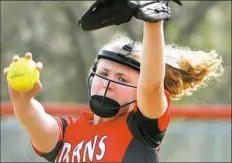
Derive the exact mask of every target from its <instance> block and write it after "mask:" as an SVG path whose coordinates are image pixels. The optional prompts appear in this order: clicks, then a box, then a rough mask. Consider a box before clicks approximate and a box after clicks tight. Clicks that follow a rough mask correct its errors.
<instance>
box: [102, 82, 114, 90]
mask: <svg viewBox="0 0 232 163" xmlns="http://www.w3.org/2000/svg"><path fill="white" fill-rule="evenodd" d="M107 87H108V90H111V91H112V90H114V87H115V86H114V83H113V82H110V81H104V83H103V88H105V89H107Z"/></svg>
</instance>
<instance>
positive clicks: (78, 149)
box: [32, 92, 170, 163]
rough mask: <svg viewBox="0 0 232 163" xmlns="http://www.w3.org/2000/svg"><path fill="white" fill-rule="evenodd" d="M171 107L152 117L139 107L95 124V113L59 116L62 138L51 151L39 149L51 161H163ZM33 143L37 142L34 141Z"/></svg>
mask: <svg viewBox="0 0 232 163" xmlns="http://www.w3.org/2000/svg"><path fill="white" fill-rule="evenodd" d="M165 95H166V98H167V101H168V108H167V110H166V112H165V113H164V114H163V115H162V116H161V117H160V118H158V119H148V118H146V117H144V116H143V115H142V113H141V112H140V111H139V109H136V110H134V111H132V112H129V113H127V114H125V115H123V116H121V117H120V118H118V119H116V120H112V121H108V122H104V123H100V124H98V125H93V124H92V122H93V113H83V114H82V115H80V117H79V118H78V119H77V120H75V121H74V120H73V119H72V118H70V117H61V118H57V123H58V125H59V128H60V136H59V141H58V143H57V145H56V147H55V148H54V150H53V151H51V152H50V153H41V152H39V151H38V150H37V149H35V147H34V146H33V148H34V150H35V152H36V153H37V154H38V155H39V156H41V157H44V158H45V159H47V160H48V161H50V162H123V163H155V162H159V148H160V144H161V141H162V139H163V138H164V135H165V132H166V129H167V127H168V124H169V122H170V113H169V104H170V96H169V94H168V93H167V92H165ZM32 145H33V144H32Z"/></svg>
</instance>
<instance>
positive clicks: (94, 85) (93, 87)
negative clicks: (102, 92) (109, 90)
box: [91, 77, 102, 94]
mask: <svg viewBox="0 0 232 163" xmlns="http://www.w3.org/2000/svg"><path fill="white" fill-rule="evenodd" d="M101 86H102V82H101V80H100V79H99V78H97V77H95V78H94V79H93V81H92V85H91V93H93V94H94V93H96V92H97V91H98V90H99V89H100V88H101Z"/></svg>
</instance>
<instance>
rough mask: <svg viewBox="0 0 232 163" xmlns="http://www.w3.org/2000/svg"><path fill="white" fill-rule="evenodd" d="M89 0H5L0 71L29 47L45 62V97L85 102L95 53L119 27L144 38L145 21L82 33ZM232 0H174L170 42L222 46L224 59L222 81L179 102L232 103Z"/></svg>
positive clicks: (4, 96) (168, 31)
mask: <svg viewBox="0 0 232 163" xmlns="http://www.w3.org/2000/svg"><path fill="white" fill-rule="evenodd" d="M91 3H93V2H91V1H62V2H60V1H54V2H51V1H12V2H11V1H1V70H2V69H3V68H4V67H5V66H7V65H8V64H9V63H10V62H11V59H12V56H13V55H14V54H19V55H20V56H21V57H22V56H23V55H24V53H25V52H27V51H30V52H32V54H33V57H34V59H35V60H36V61H42V62H43V64H44V70H43V71H42V72H41V80H42V83H43V92H42V93H41V94H40V95H39V96H38V97H37V98H38V99H39V100H41V101H44V102H47V101H49V102H52V101H54V102H76V103H87V102H88V94H87V82H86V78H87V74H88V71H89V68H90V66H91V65H92V63H93V61H94V58H95V56H96V54H97V52H98V51H99V50H100V48H101V46H102V45H104V44H105V43H106V42H107V41H108V40H109V38H110V37H111V36H112V35H114V34H115V33H116V32H123V33H125V34H127V35H128V36H130V37H131V38H132V39H134V40H136V41H142V33H143V28H142V27H143V26H142V25H143V23H142V22H141V21H139V20H136V19H134V18H133V19H132V20H131V21H130V22H129V23H126V24H122V25H120V26H111V27H107V28H104V29H100V30H97V31H92V32H84V31H82V30H81V28H80V27H79V25H78V20H79V19H80V17H81V16H82V14H83V13H84V12H85V11H86V9H87V8H88V6H89V5H90V4H91ZM230 3H231V2H226V1H220V2H219V1H184V2H183V4H184V6H183V7H179V6H177V5H176V4H174V3H170V6H171V9H172V14H173V17H172V19H170V20H169V21H168V22H165V38H166V43H167V44H169V43H175V44H179V45H183V46H188V47H191V48H193V49H201V50H212V49H215V50H216V51H218V52H219V53H220V54H221V55H222V57H223V61H224V65H225V70H226V71H225V74H224V76H223V78H222V79H221V81H219V82H213V83H211V84H209V87H207V88H204V89H200V90H199V91H198V92H197V93H195V94H194V96H191V97H184V98H183V99H182V100H181V101H178V102H174V103H177V104H199V103H206V104H215V103H216V104H230V103H231V79H230V78H231V72H230V65H231V5H230ZM8 100H9V97H8V93H7V86H6V81H5V77H1V101H8Z"/></svg>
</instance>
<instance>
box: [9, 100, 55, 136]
mask: <svg viewBox="0 0 232 163" xmlns="http://www.w3.org/2000/svg"><path fill="white" fill-rule="evenodd" d="M13 105H14V113H15V115H16V117H17V119H18V120H19V121H20V123H21V124H22V126H23V127H24V128H25V129H26V130H27V132H28V133H29V134H30V136H31V137H32V138H35V139H36V138H41V137H45V136H47V133H48V132H49V130H50V128H51V126H52V125H51V123H53V124H54V122H55V120H53V119H52V117H51V116H50V115H48V114H47V113H46V112H45V110H44V108H43V106H42V105H41V104H40V103H39V102H38V101H37V100H35V99H31V100H28V102H27V103H23V104H20V103H14V104H13Z"/></svg>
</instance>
